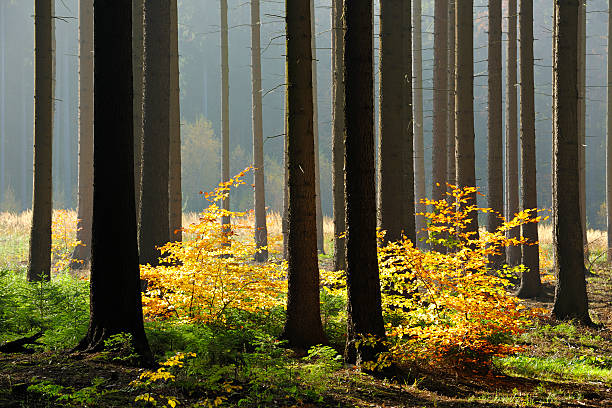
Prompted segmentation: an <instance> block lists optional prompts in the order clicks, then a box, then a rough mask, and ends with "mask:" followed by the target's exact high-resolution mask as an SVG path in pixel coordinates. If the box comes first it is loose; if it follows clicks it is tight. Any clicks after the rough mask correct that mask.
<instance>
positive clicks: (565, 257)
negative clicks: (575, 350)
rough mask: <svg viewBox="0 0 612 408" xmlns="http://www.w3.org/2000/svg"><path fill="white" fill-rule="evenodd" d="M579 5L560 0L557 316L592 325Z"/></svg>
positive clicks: (555, 202) (556, 139) (556, 136)
mask: <svg viewBox="0 0 612 408" xmlns="http://www.w3.org/2000/svg"><path fill="white" fill-rule="evenodd" d="M578 3H579V0H558V1H557V2H556V3H555V7H556V22H555V24H556V26H557V47H556V48H557V53H556V55H557V58H556V60H555V63H554V66H555V82H554V86H555V87H556V95H557V98H558V101H557V110H556V112H555V114H556V119H555V130H554V133H553V137H554V146H555V154H556V156H557V157H556V160H555V166H556V172H555V176H556V178H557V180H556V183H557V186H561V185H563V188H558V189H556V191H555V195H554V197H553V205H554V206H555V208H556V209H557V217H556V218H555V225H554V231H553V233H554V234H555V236H556V245H555V248H554V249H555V253H556V257H557V259H558V270H557V274H556V275H557V285H556V290H555V303H554V306H553V311H552V315H553V316H554V317H556V318H557V319H578V320H580V321H581V322H582V323H585V324H590V323H591V319H590V317H589V310H588V299H587V291H586V280H585V275H584V250H583V246H582V244H583V242H582V225H581V215H580V168H579V167H580V165H579V162H578V161H579V160H578V156H579V150H578V144H579V143H580V136H579V131H578V119H577V117H578V111H579V104H578V83H579V80H578V48H579V47H578V44H577V42H578V28H577V26H578V18H579V17H578V16H579V10H578Z"/></svg>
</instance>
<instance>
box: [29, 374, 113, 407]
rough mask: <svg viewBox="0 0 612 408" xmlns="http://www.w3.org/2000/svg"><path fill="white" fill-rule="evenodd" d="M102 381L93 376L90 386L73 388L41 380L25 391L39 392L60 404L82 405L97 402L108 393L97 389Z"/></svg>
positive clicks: (102, 379) (103, 381)
mask: <svg viewBox="0 0 612 408" xmlns="http://www.w3.org/2000/svg"><path fill="white" fill-rule="evenodd" d="M104 383H105V380H104V378H94V379H93V381H92V384H91V386H88V387H84V388H80V389H76V390H75V389H74V388H73V387H64V386H62V385H59V384H55V383H53V382H51V381H48V380H43V381H40V382H36V383H34V384H32V385H30V386H29V387H28V389H27V391H28V392H30V393H33V394H39V395H40V396H42V397H43V398H46V399H49V400H55V401H57V402H60V403H62V405H69V406H77V407H83V406H91V405H93V404H96V403H98V402H99V401H100V399H102V397H104V396H105V395H106V394H108V391H104V390H100V389H99V388H100V386H102V385H103V384H104Z"/></svg>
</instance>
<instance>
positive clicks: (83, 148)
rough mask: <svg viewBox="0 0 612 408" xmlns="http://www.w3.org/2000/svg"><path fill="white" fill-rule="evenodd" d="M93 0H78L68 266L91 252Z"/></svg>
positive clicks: (85, 260)
mask: <svg viewBox="0 0 612 408" xmlns="http://www.w3.org/2000/svg"><path fill="white" fill-rule="evenodd" d="M93 19H94V18H93V0H80V1H79V192H78V216H77V218H78V222H77V233H76V234H77V235H76V239H77V241H80V242H81V244H80V245H77V247H76V248H75V249H74V252H73V254H72V262H71V264H70V267H71V268H72V269H80V268H87V267H88V266H89V258H90V256H91V217H92V215H93V126H94V125H93V119H94V112H93V104H94V95H93V87H94V83H93V81H94V78H93V73H94V66H93V62H94V55H93V51H94V49H93V47H94V44H93Z"/></svg>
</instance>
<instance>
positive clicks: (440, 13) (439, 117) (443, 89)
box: [431, 0, 448, 249]
mask: <svg viewBox="0 0 612 408" xmlns="http://www.w3.org/2000/svg"><path fill="white" fill-rule="evenodd" d="M447 19H448V0H435V5H434V67H433V87H434V91H433V92H434V95H433V145H432V156H431V159H432V162H431V172H432V183H433V185H432V199H434V200H441V199H444V198H445V197H446V151H447V148H446V141H447V139H448V136H447V132H448V112H447V111H446V110H447V109H448V83H447V82H448V21H447ZM438 249H441V248H438Z"/></svg>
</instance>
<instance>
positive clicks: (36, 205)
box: [28, 0, 53, 282]
mask: <svg viewBox="0 0 612 408" xmlns="http://www.w3.org/2000/svg"><path fill="white" fill-rule="evenodd" d="M52 16H53V1H52V0H36V1H35V2H34V23H35V30H34V46H35V50H36V52H35V60H34V192H33V196H32V229H31V231H30V256H29V263H28V281H29V282H33V281H38V280H41V279H42V280H49V279H51V217H52V211H53V200H52V194H53V186H52V157H53V154H52V149H51V148H52V144H53V89H52V88H53V45H52V44H53V38H52V37H53V23H52V18H53V17H52Z"/></svg>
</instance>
